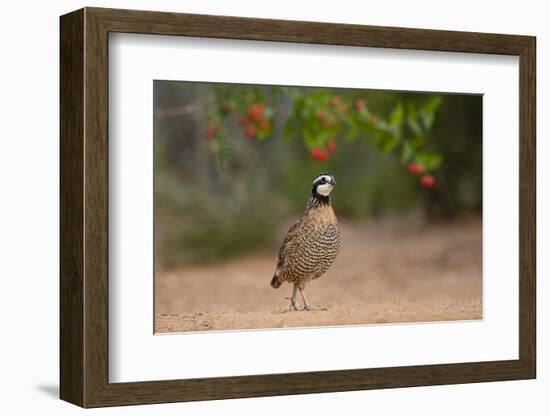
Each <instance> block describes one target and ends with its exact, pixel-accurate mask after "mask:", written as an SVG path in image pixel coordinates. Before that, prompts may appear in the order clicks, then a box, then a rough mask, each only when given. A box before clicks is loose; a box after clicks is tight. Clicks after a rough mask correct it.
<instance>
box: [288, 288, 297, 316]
mask: <svg viewBox="0 0 550 416" xmlns="http://www.w3.org/2000/svg"><path fill="white" fill-rule="evenodd" d="M297 289H298V285H296V284H294V287H293V288H292V297H291V298H290V306H289V309H290V310H292V311H297V310H298V308H297V307H296V290H297Z"/></svg>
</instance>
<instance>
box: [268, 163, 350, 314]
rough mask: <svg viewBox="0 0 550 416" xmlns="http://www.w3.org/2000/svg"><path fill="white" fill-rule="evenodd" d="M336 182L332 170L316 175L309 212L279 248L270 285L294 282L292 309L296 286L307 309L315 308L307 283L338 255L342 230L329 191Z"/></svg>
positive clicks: (323, 270)
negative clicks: (310, 301)
mask: <svg viewBox="0 0 550 416" xmlns="http://www.w3.org/2000/svg"><path fill="white" fill-rule="evenodd" d="M335 185H336V181H335V180H334V176H332V175H331V174H328V173H322V174H320V175H319V176H317V177H316V178H315V180H314V181H313V185H312V188H311V196H310V198H309V201H308V203H307V207H306V212H305V213H304V215H303V216H302V218H300V219H299V220H298V221H297V222H296V223H295V224H294V225H292V226H291V227H290V229H289V230H288V232H287V234H286V237H285V239H284V241H283V244H282V246H281V249H280V250H279V257H278V259H277V268H276V270H275V274H274V276H273V279H272V280H271V286H272V287H274V288H275V289H276V288H278V287H280V286H281V284H282V283H283V282H289V283H292V284H293V288H292V297H291V298H290V308H291V309H293V310H297V307H296V291H297V290H299V291H300V295H301V296H302V299H303V301H304V310H307V311H310V310H312V309H314V308H313V307H312V306H311V305H310V304H309V302H308V301H307V298H306V294H305V292H304V289H305V285H306V283H307V282H309V281H310V280H313V279H317V278H318V277H321V276H322V275H323V274H324V273H325V272H326V271H327V270H328V268H329V267H330V265H331V264H332V263H333V262H334V259H336V256H337V255H338V251H339V249H340V230H339V229H338V221H337V220H336V215H334V211H333V209H332V206H331V204H330V193H331V192H332V189H333V188H334V186H335ZM316 309H324V308H316Z"/></svg>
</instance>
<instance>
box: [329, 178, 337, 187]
mask: <svg viewBox="0 0 550 416" xmlns="http://www.w3.org/2000/svg"><path fill="white" fill-rule="evenodd" d="M329 183H330V184H331V185H332V186H334V185H336V179H334V176H332V177H331V178H330V182H329Z"/></svg>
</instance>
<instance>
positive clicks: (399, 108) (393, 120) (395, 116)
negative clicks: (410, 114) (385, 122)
mask: <svg viewBox="0 0 550 416" xmlns="http://www.w3.org/2000/svg"><path fill="white" fill-rule="evenodd" d="M404 117H405V109H404V108H403V103H402V102H401V101H400V102H399V103H397V105H396V106H395V108H394V109H393V111H392V113H391V115H390V119H389V121H390V124H391V125H393V126H398V127H400V126H401V124H403V119H404Z"/></svg>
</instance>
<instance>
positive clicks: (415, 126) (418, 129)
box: [407, 117, 424, 136]
mask: <svg viewBox="0 0 550 416" xmlns="http://www.w3.org/2000/svg"><path fill="white" fill-rule="evenodd" d="M407 124H408V126H409V128H410V129H411V131H412V132H413V134H414V135H416V136H422V135H423V134H424V131H423V129H422V126H421V125H420V123H418V121H417V120H416V118H413V117H408V118H407Z"/></svg>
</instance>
